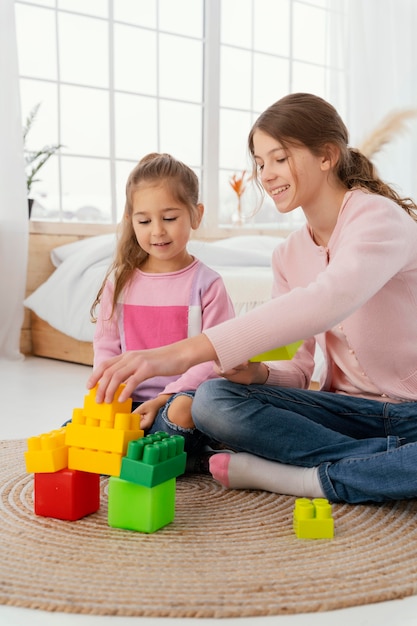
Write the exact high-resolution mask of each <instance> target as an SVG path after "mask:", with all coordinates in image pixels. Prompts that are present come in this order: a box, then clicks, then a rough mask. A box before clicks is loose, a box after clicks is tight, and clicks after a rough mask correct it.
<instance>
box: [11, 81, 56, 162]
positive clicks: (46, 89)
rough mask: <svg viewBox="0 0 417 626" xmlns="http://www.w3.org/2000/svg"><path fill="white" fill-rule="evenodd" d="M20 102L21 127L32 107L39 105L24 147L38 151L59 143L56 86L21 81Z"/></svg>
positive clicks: (40, 82)
mask: <svg viewBox="0 0 417 626" xmlns="http://www.w3.org/2000/svg"><path fill="white" fill-rule="evenodd" d="M20 101H21V108H22V126H23V124H25V122H26V118H27V116H28V115H29V113H30V112H31V111H32V109H33V108H34V106H35V105H37V104H40V106H39V109H38V112H37V115H36V118H35V120H34V122H33V124H32V127H31V129H30V131H29V133H28V135H27V137H26V147H27V148H28V149H29V150H39V149H40V148H42V147H43V146H45V145H50V144H56V143H59V135H58V88H57V86H56V84H55V83H49V82H48V83H45V82H42V81H39V80H22V81H21V82H20ZM42 171H43V170H42Z"/></svg>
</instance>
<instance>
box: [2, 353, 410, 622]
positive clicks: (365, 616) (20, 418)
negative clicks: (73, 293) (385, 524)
mask: <svg viewBox="0 0 417 626" xmlns="http://www.w3.org/2000/svg"><path fill="white" fill-rule="evenodd" d="M89 372H90V368H89V367H86V366H83V365H73V364H69V363H63V362H60V361H53V360H49V359H39V358H33V357H29V358H26V359H25V360H22V361H5V360H3V361H2V360H1V359H0V380H1V396H2V406H3V409H2V417H1V420H0V439H22V438H27V437H30V436H32V435H38V434H41V433H44V432H48V431H49V430H52V429H54V428H57V427H59V426H60V425H61V424H62V423H63V422H64V421H65V420H67V419H69V418H70V417H71V415H72V409H73V408H75V407H79V406H82V405H83V402H84V395H85V394H86V393H87V391H86V388H85V384H86V381H87V378H88V375H89ZM0 532H1V520H0ZM387 549H389V546H387ZM182 621H183V622H184V623H185V624H186V625H187V626H188V625H189V626H196V625H197V624H199V626H201V620H198V619H186V620H182ZM248 623H250V625H251V626H252V625H254V626H271V625H272V624H274V626H334V625H335V624H337V626H347V625H348V624H349V625H351V624H355V626H374V625H375V626H376V625H378V626H388V625H389V626H393V625H394V626H411V625H416V626H417V597H416V596H414V597H412V598H406V599H405V600H395V601H393V602H385V603H378V604H373V605H368V606H363V607H354V608H351V609H343V610H340V611H330V612H327V613H313V614H303V615H290V616H276V617H262V618H241V619H222V620H216V619H205V620H203V622H202V626H213V625H216V626H220V624H221V626H244V625H246V624H248ZM0 624H1V625H2V626H3V625H5V626H23V625H24V626H27V625H30V626H99V625H100V626H107V625H108V626H132V625H133V624H135V626H177V624H178V620H173V619H165V618H161V619H154V618H120V617H107V618H106V617H101V616H86V615H72V614H70V615H69V614H64V613H49V612H44V611H30V610H27V609H17V608H13V607H7V606H0Z"/></svg>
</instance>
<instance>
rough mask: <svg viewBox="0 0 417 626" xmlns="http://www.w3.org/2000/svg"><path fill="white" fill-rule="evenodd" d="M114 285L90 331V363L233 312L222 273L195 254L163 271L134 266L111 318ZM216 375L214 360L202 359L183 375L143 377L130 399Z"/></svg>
mask: <svg viewBox="0 0 417 626" xmlns="http://www.w3.org/2000/svg"><path fill="white" fill-rule="evenodd" d="M113 291H114V286H113V282H112V281H111V280H108V281H107V283H106V285H105V288H104V291H103V296H102V299H101V303H100V309H99V315H98V320H97V328H96V331H95V334H94V367H96V366H97V365H98V364H99V363H102V362H103V361H105V360H106V359H109V358H111V357H113V356H117V355H118V354H121V353H122V352H126V351H127V350H145V349H147V348H157V347H159V346H164V345H167V344H170V343H173V342H174V341H180V340H181V339H186V338H187V337H191V336H193V335H198V334H200V333H201V332H202V330H204V329H206V328H209V327H210V326H213V325H215V324H219V323H220V322H223V321H224V320H227V319H229V318H231V317H233V316H234V311H233V305H232V302H231V300H230V298H229V295H228V294H227V291H226V288H225V286H224V283H223V280H222V278H221V277H220V275H219V274H218V273H217V272H215V271H214V270H212V269H211V268H209V267H207V265H204V264H203V263H201V261H198V260H194V262H193V263H192V264H191V265H189V266H188V267H186V268H185V269H183V270H180V271H178V272H170V273H167V274H148V273H145V272H141V271H140V270H136V272H135V276H134V278H133V280H132V282H131V283H130V284H129V286H128V287H127V288H126V289H125V290H124V292H123V294H122V297H121V298H120V301H119V302H118V304H117V308H116V314H115V315H113V317H111V318H110V312H111V306H112V301H113ZM109 318H110V319H109ZM214 376H215V374H214V371H213V363H211V362H210V363H202V364H201V365H196V366H195V367H192V368H191V369H189V370H188V372H186V373H185V374H183V375H182V376H171V377H167V376H165V377H163V376H158V377H155V378H151V379H149V380H146V381H144V382H143V383H141V384H140V385H139V386H138V387H137V388H136V390H135V392H134V393H133V399H134V400H135V401H138V402H142V401H144V400H149V399H151V398H154V397H155V396H157V395H158V394H159V393H170V394H172V393H177V392H179V391H187V390H188V391H190V390H194V389H196V388H197V386H198V385H199V384H200V383H201V382H202V381H203V380H206V379H208V378H213V377H214Z"/></svg>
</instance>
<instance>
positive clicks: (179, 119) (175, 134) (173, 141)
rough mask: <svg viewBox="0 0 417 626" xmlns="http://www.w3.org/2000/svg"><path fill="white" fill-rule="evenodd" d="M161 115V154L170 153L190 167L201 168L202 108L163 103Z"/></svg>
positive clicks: (191, 105) (177, 103) (176, 103)
mask: <svg viewBox="0 0 417 626" xmlns="http://www.w3.org/2000/svg"><path fill="white" fill-rule="evenodd" d="M160 115H161V121H160V127H161V145H160V152H169V153H171V154H172V155H173V156H174V157H175V158H176V159H180V160H181V161H184V163H186V164H187V165H189V166H190V167H199V166H200V164H201V154H202V130H201V129H202V113H201V107H199V106H196V105H193V104H181V103H179V102H164V101H162V102H161V103H160Z"/></svg>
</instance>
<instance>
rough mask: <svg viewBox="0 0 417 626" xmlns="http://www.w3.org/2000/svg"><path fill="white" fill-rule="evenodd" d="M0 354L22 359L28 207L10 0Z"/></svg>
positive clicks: (0, 25) (0, 6)
mask: <svg viewBox="0 0 417 626" xmlns="http://www.w3.org/2000/svg"><path fill="white" fill-rule="evenodd" d="M0 84H1V95H0V358H2V359H22V358H23V356H22V355H21V353H20V350H19V341H20V328H21V326H22V322H23V313H24V309H23V299H24V293H25V284H26V266H27V248H28V207H27V199H26V185H25V175H24V159H23V140H22V123H21V112H20V96H19V83H18V64H17V47H16V32H15V19H14V3H13V0H1V1H0Z"/></svg>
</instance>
